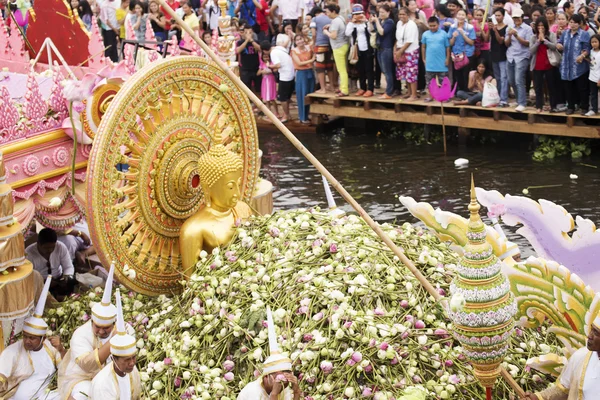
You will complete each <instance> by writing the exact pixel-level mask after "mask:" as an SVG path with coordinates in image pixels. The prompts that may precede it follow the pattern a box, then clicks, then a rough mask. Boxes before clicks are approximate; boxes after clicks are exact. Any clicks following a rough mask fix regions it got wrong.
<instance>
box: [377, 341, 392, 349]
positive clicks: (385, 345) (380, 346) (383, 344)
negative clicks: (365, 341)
mask: <svg viewBox="0 0 600 400" xmlns="http://www.w3.org/2000/svg"><path fill="white" fill-rule="evenodd" d="M388 347H390V345H389V344H388V343H387V342H383V343H381V344H380V345H379V349H380V350H387V349H388Z"/></svg>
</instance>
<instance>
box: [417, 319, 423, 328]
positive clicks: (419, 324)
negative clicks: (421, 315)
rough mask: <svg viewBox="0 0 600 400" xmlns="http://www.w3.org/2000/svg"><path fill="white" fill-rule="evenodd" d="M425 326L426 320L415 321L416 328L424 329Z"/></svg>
mask: <svg viewBox="0 0 600 400" xmlns="http://www.w3.org/2000/svg"><path fill="white" fill-rule="evenodd" d="M424 328H425V322H423V321H421V320H418V321H417V322H415V329H424Z"/></svg>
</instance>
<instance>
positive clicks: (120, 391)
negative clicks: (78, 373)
mask: <svg viewBox="0 0 600 400" xmlns="http://www.w3.org/2000/svg"><path fill="white" fill-rule="evenodd" d="M116 297H117V333H116V335H114V336H113V337H112V338H111V339H110V353H111V354H112V362H109V363H107V364H106V366H105V367H104V368H102V371H100V372H99V373H98V375H96V376H95V377H94V380H92V389H91V396H90V397H91V400H138V399H139V398H140V395H141V392H142V383H141V379H140V374H139V372H138V370H137V368H136V366H135V362H136V353H137V348H136V341H135V337H134V336H132V335H129V334H127V331H126V329H125V321H124V320H123V308H122V306H121V293H119V291H118V290H117V292H116Z"/></svg>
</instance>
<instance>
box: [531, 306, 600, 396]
mask: <svg viewBox="0 0 600 400" xmlns="http://www.w3.org/2000/svg"><path fill="white" fill-rule="evenodd" d="M525 398H526V399H529V400H597V399H600V314H598V316H597V317H596V319H595V320H594V322H593V323H592V327H591V329H590V333H589V334H588V339H587V346H586V347H582V348H581V349H579V350H577V351H576V352H575V353H573V355H572V356H571V358H569V362H568V363H567V365H566V366H565V367H564V368H563V370H562V373H561V374H560V376H559V377H558V380H557V381H556V384H555V385H554V386H551V387H549V388H548V389H546V390H544V391H542V392H538V393H535V394H534V393H527V394H526V395H525Z"/></svg>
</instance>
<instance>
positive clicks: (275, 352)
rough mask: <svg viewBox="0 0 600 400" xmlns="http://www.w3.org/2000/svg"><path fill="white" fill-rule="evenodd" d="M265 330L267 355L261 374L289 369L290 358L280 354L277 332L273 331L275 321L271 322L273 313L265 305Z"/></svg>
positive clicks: (290, 367)
mask: <svg viewBox="0 0 600 400" xmlns="http://www.w3.org/2000/svg"><path fill="white" fill-rule="evenodd" d="M267 332H268V333H269V357H267V359H266V360H265V362H264V363H263V368H262V373H263V375H267V374H271V373H273V372H280V371H291V370H292V360H290V359H289V358H288V357H286V356H284V355H283V354H281V350H280V349H279V343H277V333H275V323H273V314H272V313H271V308H270V307H269V306H267Z"/></svg>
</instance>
